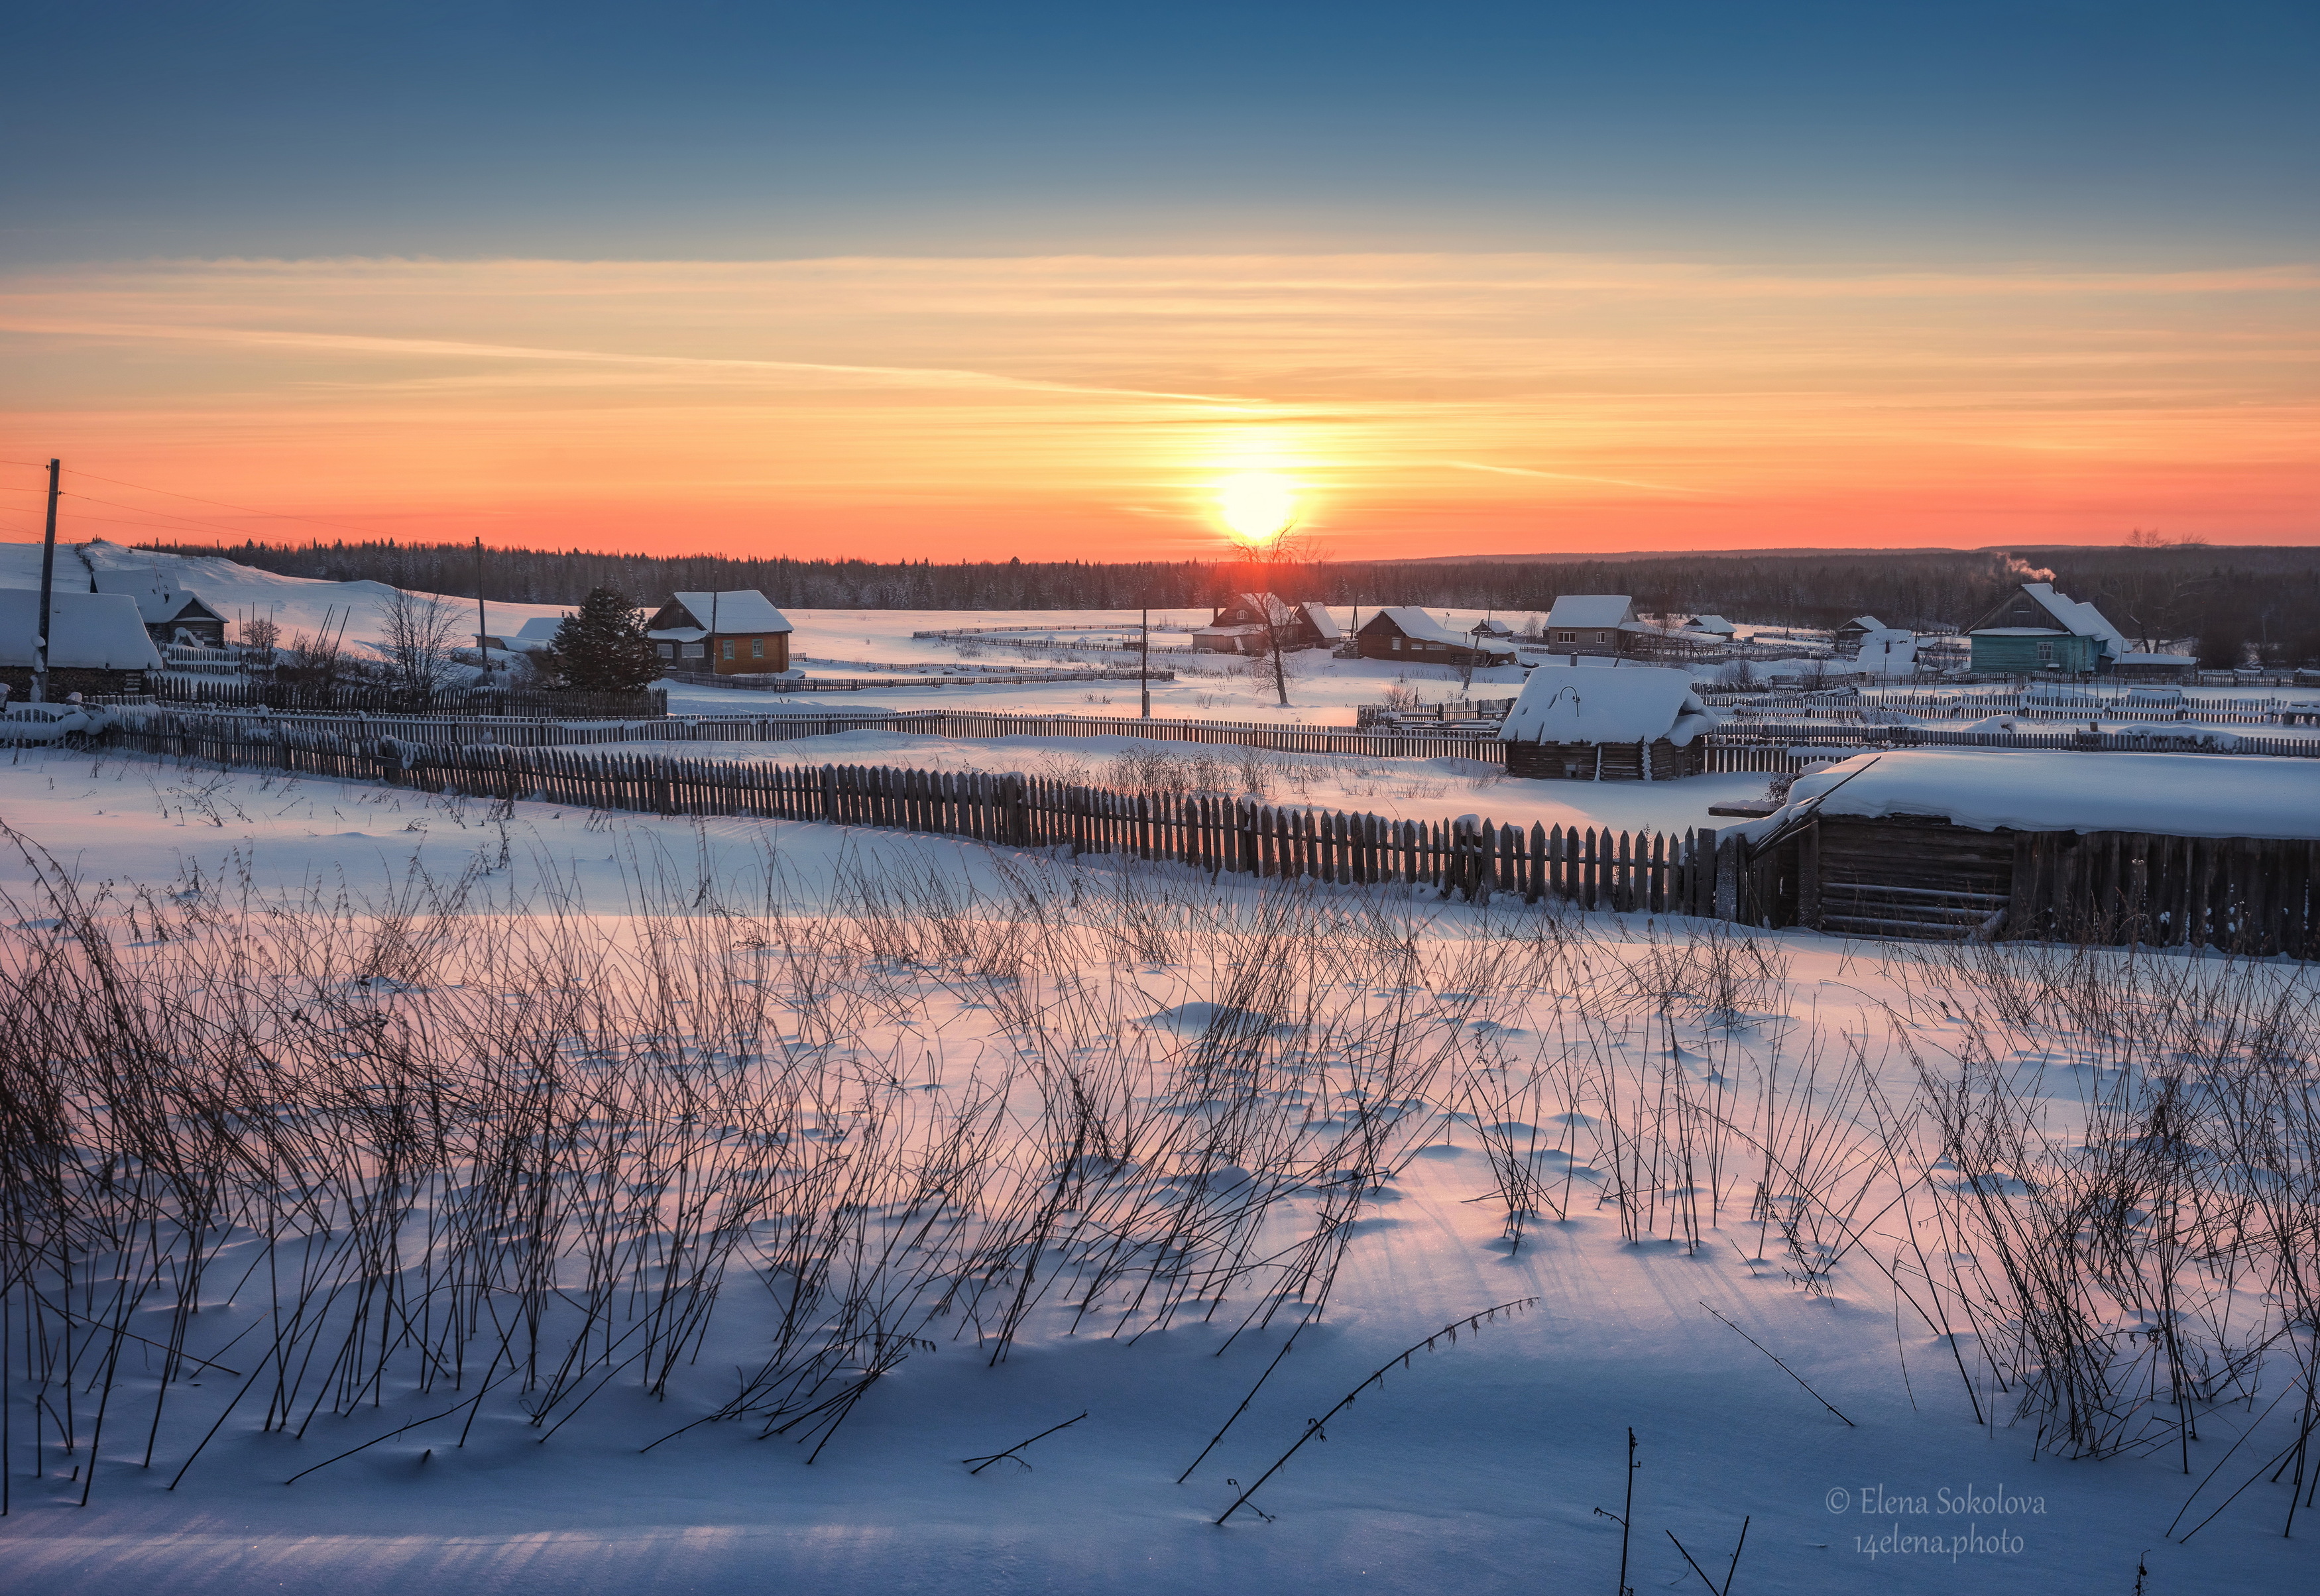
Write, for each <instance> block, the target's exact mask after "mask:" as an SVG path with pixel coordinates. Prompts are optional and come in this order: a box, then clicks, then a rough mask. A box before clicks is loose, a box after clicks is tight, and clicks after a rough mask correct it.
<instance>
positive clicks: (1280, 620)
mask: <svg viewBox="0 0 2320 1596" xmlns="http://www.w3.org/2000/svg"><path fill="white" fill-rule="evenodd" d="M1276 633H1277V634H1278V635H1279V636H1280V639H1281V647H1282V651H1283V652H1287V651H1290V650H1293V649H1298V648H1331V647H1334V646H1335V645H1336V643H1337V640H1338V639H1340V638H1342V637H1344V636H1345V633H1344V632H1342V631H1341V630H1338V627H1337V621H1335V620H1334V619H1333V618H1332V617H1331V616H1330V614H1329V608H1328V605H1327V604H1324V603H1321V602H1320V601H1319V600H1318V599H1311V600H1308V601H1307V602H1305V603H1301V604H1292V603H1289V602H1288V601H1286V600H1285V599H1282V598H1281V597H1279V596H1278V595H1276V594H1270V593H1263V594H1258V593H1243V594H1234V595H1233V599H1232V602H1231V603H1226V604H1220V605H1219V606H1218V607H1217V612H1216V615H1215V616H1214V618H1213V619H1211V620H1210V622H1209V623H1208V624H1207V625H1206V626H1203V627H1201V628H1198V629H1197V630H1194V631H1193V633H1192V647H1193V648H1201V649H1205V650H1207V651H1208V652H1210V653H1212V654H1270V653H1272V652H1273V636H1274V635H1275V634H1276Z"/></svg>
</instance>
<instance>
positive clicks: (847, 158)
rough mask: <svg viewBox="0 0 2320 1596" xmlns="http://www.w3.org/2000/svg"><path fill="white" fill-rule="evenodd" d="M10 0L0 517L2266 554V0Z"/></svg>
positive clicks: (760, 533) (6, 531) (1142, 543)
mask: <svg viewBox="0 0 2320 1596" xmlns="http://www.w3.org/2000/svg"><path fill="white" fill-rule="evenodd" d="M16 16H17V18H18V25H16V26H15V28H14V31H13V32H12V43H14V45H15V46H16V49H15V50H14V51H12V59H13V62H14V70H13V71H12V82H11V88H10V92H9V94H8V95H6V96H5V100H0V138H5V147H6V148H7V149H8V150H10V151H11V152H12V159H10V161H9V162H8V163H6V168H5V171H4V172H0V461H5V463H0V538H23V537H29V536H37V535H38V532H39V517H38V510H39V504H40V493H39V489H40V486H41V481H42V480H43V477H42V473H41V470H40V469H39V467H40V465H41V462H44V461H45V460H46V459H48V458H50V457H52V456H54V457H59V458H63V459H64V461H65V465H66V467H67V476H66V483H67V486H68V490H70V491H71V493H72V494H74V495H75V496H73V497H69V498H68V499H67V500H66V501H65V502H64V506H63V511H62V516H63V519H62V521H61V522H60V530H62V532H63V534H64V535H66V536H74V537H92V536H103V537H111V538H116V539H121V540H131V539H137V540H143V539H151V538H168V537H177V538H184V539H188V540H218V539H221V538H231V539H235V540H238V539H240V538H242V537H250V536H255V537H259V538H264V539H267V540H285V539H288V540H305V539H307V538H310V537H320V538H322V539H325V540H328V539H331V538H338V537H357V536H370V537H395V538H402V539H410V540H444V539H455V538H456V539H462V540H464V539H467V538H469V537H477V536H479V537H482V538H484V539H485V540H486V541H488V542H491V543H494V544H499V545H529V546H532V547H590V548H609V549H646V550H654V551H669V552H675V551H684V550H693V549H700V550H715V551H727V552H734V553H748V554H758V555H775V554H786V555H793V556H798V557H809V558H811V557H834V556H857V557H863V558H913V559H918V558H930V559H937V560H953V559H960V558H1002V559H1003V558H1010V557H1020V558H1107V559H1110V558H1198V557H1204V556H1206V555H1208V554H1210V553H1213V552H1215V551H1217V550H1218V549H1219V546H1220V544H1221V542H1222V539H1223V530H1224V529H1223V528H1222V526H1221V523H1220V519H1219V509H1218V506H1219V500H1220V499H1224V500H1227V501H1230V500H1231V499H1232V497H1233V494H1235V492H1236V491H1237V489H1236V485H1238V488H1239V489H1242V490H1245V489H1246V487H1247V485H1249V484H1250V483H1251V482H1255V483H1257V484H1259V485H1265V486H1268V487H1273V488H1277V489H1280V490H1282V491H1284V492H1285V493H1286V494H1288V496H1289V498H1290V500H1291V503H1293V505H1294V514H1295V517H1296V520H1297V521H1298V524H1299V528H1300V537H1301V538H1303V539H1305V540H1306V542H1307V546H1308V547H1309V548H1310V549H1312V550H1314V551H1315V552H1318V553H1320V554H1322V555H1324V556H1327V557H1335V558H1381V557H1391V556H1394V555H1402V554H1415V555H1442V554H1455V553H1463V552H1475V553H1514V552H1540V553H1548V554H1570V553H1582V552H1588V551H1596V550H1618V549H1690V548H1699V549H1739V548H1750V547H1782V548H1788V547H1797V546H1800V545H1802V546H1814V545H1817V546H1830V547H1872V548H1873V547H1922V546H1928V545H1946V546H1952V547H1980V546H1985V545H1990V544H1998V543H2007V542H2020V543H2033V542H2096V543H2100V542H2116V541H2121V540H2124V539H2125V537H2126V535H2127V534H2128V533H2129V532H2130V531H2131V530H2138V529H2146V530H2158V531H2159V532H2161V535H2163V536H2183V537H2194V536H2196V537H2202V538H2206V539H2207V540H2210V541H2213V542H2217V543H2229V542H2290V543H2313V542H2320V492H2315V489H2320V467H2315V449H2314V446H2313V440H2314V439H2315V438H2316V437H2320V425H2315V423H2320V373H2315V344H2320V206H2315V204H2314V200H2315V195H2320V96H2315V95H2312V94H2311V93H2310V92H2309V84H2310V83H2311V82H2312V81H2313V80H2314V78H2315V69H2320V8H2314V7H2312V6H2309V5H2301V6H2297V5H2234V4H2228V3H2225V4H2203V5H2199V6H2196V7H2195V6H2188V5H2180V4H2172V5H2133V4H2099V5H2098V4H2084V5H2080V4H2036V3H2030V4H2023V3H2016V4H2008V5H1976V4H1971V3H1959V0H1951V3H1945V4H1940V5H1908V4H1895V5H1876V6H1863V5H1858V4H1851V5H1777V4H1776V5H1763V6H1758V7H1737V6H1733V5H1728V4H1723V5H1703V4H1691V3H1688V0H1685V3H1669V4H1626V5H1609V4H1604V5H1556V4H1542V3H1538V0H1533V3H1531V4H1527V5H1429V6H1423V7H1421V6H1413V5H1402V6H1395V7H1386V6H1370V5H1347V4H1337V5H1249V4H1242V5H1199V4H1191V5H1186V4H1172V5H1168V6H1166V7H1146V8H1127V7H1105V6H1089V5H1014V4H992V5H981V6H975V7H964V6H957V5H945V6H907V5H880V4H875V3H871V4H854V5H846V6H811V7H809V6H802V5H684V4H676V5H652V6H649V7H648V6H642V5H635V6H626V7H612V6H592V5H569V4H567V5H554V6H549V5H506V4H488V3H485V4H476V3H470V4H467V5H458V6H433V5H411V4H400V5H363V4H342V5H327V6H325V5H312V4H295V5H289V4H285V5H210V6H204V7H198V8H196V7H186V6H177V5H167V6H164V5H151V6H146V5H101V4H100V5H88V4H83V5H28V6H20V7H18V8H17V12H16ZM1247 496H1248V495H1247V494H1246V492H1242V493H1241V498H1242V499H1243V500H1246V498H1247ZM1258 497H1259V498H1260V499H1263V498H1264V494H1259V495H1258Z"/></svg>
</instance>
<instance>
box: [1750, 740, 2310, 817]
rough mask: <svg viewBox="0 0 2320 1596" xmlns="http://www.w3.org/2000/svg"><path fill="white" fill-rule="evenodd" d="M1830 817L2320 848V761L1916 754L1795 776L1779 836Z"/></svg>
mask: <svg viewBox="0 0 2320 1596" xmlns="http://www.w3.org/2000/svg"><path fill="white" fill-rule="evenodd" d="M1814 799H1819V800H1820V803H1819V811H1820V812H1821V813H1823V814H1843V815H1862V816H1866V817H1868V818H1871V819H1880V818H1882V817H1884V816H1886V815H1899V814H1910V815H1938V816H1940V817H1941V818H1942V819H1944V820H1946V821H1950V822H1951V823H1952V824H1953V825H1958V826H1968V827H1971V828H1972V829H1973V830H1977V831H1996V830H2017V831H2147V832H2150V833H2152V834H2153V835H2157V836H2165V837H2255V838H2315V839H2320V759H2295V758H2261V757H2247V756H2234V755H2214V754H2110V753H2088V754H2080V753H2071V752H2064V751H2059V750H2058V751H2047V750H2044V749H2040V750H2035V751H2023V750H2011V749H2007V750H1999V749H1982V748H1915V749H1905V750H1900V751H1897V752H1892V753H1886V754H1862V755H1856V756H1855V757H1852V758H1849V759H1846V760H1844V761H1843V762H1842V763H1841V764H1837V765H1833V766H1829V767H1828V768H1826V769H1825V770H1821V771H1817V772H1814V773H1813V774H1811V775H1801V776H1799V777H1798V778H1797V782H1796V785H1795V786H1794V787H1793V788H1791V789H1790V793H1789V806H1788V808H1786V809H1784V810H1782V811H1781V812H1780V813H1778V814H1775V815H1773V816H1772V817H1770V818H1769V819H1767V820H1763V821H1753V822H1751V824H1750V825H1749V827H1748V828H1747V830H1749V831H1750V832H1751V833H1755V834H1762V833H1765V832H1769V831H1770V830H1773V829H1775V828H1777V827H1778V826H1779V825H1780V824H1781V822H1782V821H1784V820H1786V819H1788V818H1789V817H1790V816H1791V815H1792V814H1794V813H1795V812H1796V811H1797V809H1798V807H1799V805H1802V804H1804V803H1808V802H1810V801H1811V800H1814Z"/></svg>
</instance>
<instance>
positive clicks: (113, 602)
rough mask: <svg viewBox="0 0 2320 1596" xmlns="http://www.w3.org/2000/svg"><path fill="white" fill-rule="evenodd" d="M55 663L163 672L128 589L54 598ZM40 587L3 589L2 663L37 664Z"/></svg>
mask: <svg viewBox="0 0 2320 1596" xmlns="http://www.w3.org/2000/svg"><path fill="white" fill-rule="evenodd" d="M49 602H50V626H51V627H52V628H53V629H54V630H53V631H52V632H51V634H50V639H49V664H50V666H51V667H68V666H70V667H78V668H80V669H84V670H159V669H160V668H161V656H160V655H159V653H158V652H156V651H155V649H154V648H153V639H152V637H151V635H150V633H148V632H147V631H146V630H145V618H144V616H143V615H141V614H140V613H139V612H138V609H137V601H136V600H135V599H133V598H131V596H130V595H129V594H125V593H71V592H59V593H57V594H53V595H52V596H51V597H50V601H49ZM40 613H41V594H40V590H39V589H38V588H32V587H0V665H13V666H30V665H32V663H34V658H33V648H32V639H34V638H35V637H37V636H39V635H40V630H39V629H40Z"/></svg>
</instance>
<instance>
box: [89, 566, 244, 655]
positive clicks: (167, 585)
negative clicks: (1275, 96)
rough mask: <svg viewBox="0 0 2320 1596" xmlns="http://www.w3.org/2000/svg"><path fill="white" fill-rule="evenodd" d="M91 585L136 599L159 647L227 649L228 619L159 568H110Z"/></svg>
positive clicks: (141, 618) (96, 589)
mask: <svg viewBox="0 0 2320 1596" xmlns="http://www.w3.org/2000/svg"><path fill="white" fill-rule="evenodd" d="M91 585H92V586H93V587H94V589H95V591H96V592H98V593H111V594H123V595H125V596H127V597H128V598H130V599H132V600H134V601H135V602H136V604H137V612H138V616H139V618H140V620H142V621H143V622H144V624H145V635H146V636H148V637H150V638H151V639H153V644H154V647H156V648H168V647H169V646H170V645H171V644H172V643H191V644H193V645H194V646H195V647H196V648H223V647H225V617H224V616H222V615H221V614H219V613H218V612H216V611H215V610H213V609H212V608H211V607H210V606H209V605H208V604H207V603H204V601H203V599H202V597H201V595H200V594H196V593H194V592H192V591H191V590H189V589H187V588H183V587H180V586H178V585H177V584H176V583H175V582H174V581H172V580H170V578H169V576H168V574H167V573H165V572H163V571H161V570H160V569H159V568H147V569H140V568H138V567H134V566H122V567H105V568H103V569H100V570H98V571H97V572H96V574H95V576H94V578H93V579H92V584H91Z"/></svg>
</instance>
